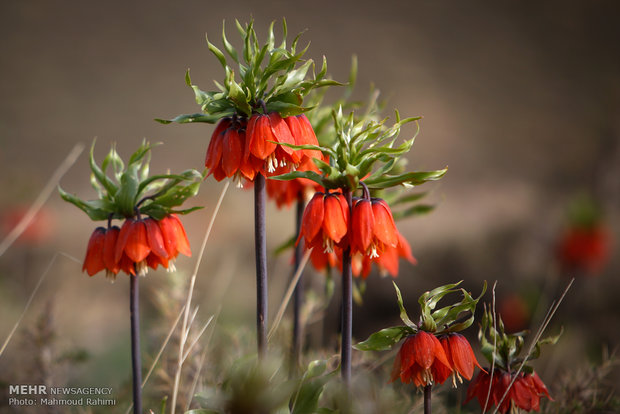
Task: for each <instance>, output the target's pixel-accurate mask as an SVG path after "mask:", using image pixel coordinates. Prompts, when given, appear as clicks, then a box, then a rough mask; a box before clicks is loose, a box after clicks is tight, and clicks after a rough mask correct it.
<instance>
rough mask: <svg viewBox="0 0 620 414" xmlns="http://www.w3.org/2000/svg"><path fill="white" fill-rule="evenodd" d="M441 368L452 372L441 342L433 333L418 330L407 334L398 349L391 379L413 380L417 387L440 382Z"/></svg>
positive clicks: (441, 376)
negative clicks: (412, 333)
mask: <svg viewBox="0 0 620 414" xmlns="http://www.w3.org/2000/svg"><path fill="white" fill-rule="evenodd" d="M443 370H447V371H449V372H452V368H451V365H450V362H449V361H448V357H447V356H446V353H445V351H444V348H443V347H442V346H441V343H440V342H439V340H438V339H437V338H436V337H435V335H433V334H431V333H428V332H425V331H418V332H417V333H416V334H414V335H410V336H408V337H407V338H406V339H405V341H404V342H403V344H402V346H401V348H400V350H399V351H398V355H396V359H395V360H394V369H393V370H392V377H391V380H392V381H395V380H396V379H397V378H400V380H401V381H402V382H403V383H405V384H408V383H410V382H413V383H414V384H415V385H416V386H417V387H424V386H426V385H431V384H433V383H436V382H437V383H439V384H441V383H443V381H445V378H444V377H443V375H442V372H443ZM441 380H443V381H441Z"/></svg>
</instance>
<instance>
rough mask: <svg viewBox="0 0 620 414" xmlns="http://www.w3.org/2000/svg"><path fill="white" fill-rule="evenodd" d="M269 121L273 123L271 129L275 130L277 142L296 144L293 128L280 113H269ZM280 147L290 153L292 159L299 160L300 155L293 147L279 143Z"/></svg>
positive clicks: (274, 134)
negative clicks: (291, 128) (292, 132)
mask: <svg viewBox="0 0 620 414" xmlns="http://www.w3.org/2000/svg"><path fill="white" fill-rule="evenodd" d="M269 122H270V124H271V131H272V132H273V136H274V137H275V139H276V141H277V142H282V143H286V144H291V145H295V144H296V142H295V138H293V135H292V134H291V130H290V129H289V127H288V125H287V124H286V122H284V119H282V117H281V116H280V114H279V113H277V112H271V113H269ZM278 148H280V150H281V151H284V152H285V153H287V154H289V155H290V156H291V157H292V159H295V160H296V161H295V163H298V162H299V159H300V157H299V155H297V154H296V152H297V151H296V150H294V149H293V148H291V147H287V146H284V145H278Z"/></svg>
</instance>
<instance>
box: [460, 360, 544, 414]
mask: <svg viewBox="0 0 620 414" xmlns="http://www.w3.org/2000/svg"><path fill="white" fill-rule="evenodd" d="M513 378H514V376H513V375H511V374H509V373H508V372H506V371H503V370H501V369H499V368H497V369H495V371H494V373H493V378H491V374H489V373H487V372H486V371H480V372H479V373H478V375H477V376H476V378H475V379H474V380H473V381H472V382H471V383H470V384H469V388H468V389H467V399H466V400H465V403H467V402H468V401H470V400H472V399H473V398H474V397H476V398H477V400H478V404H480V407H481V408H484V406H485V402H486V401H487V394H488V393H489V387H490V388H491V393H490V395H489V400H488V403H487V407H486V408H487V410H489V409H490V408H491V407H492V406H493V405H494V406H496V407H497V406H499V409H498V411H499V412H500V413H502V414H505V413H507V412H508V411H509V410H511V409H512V408H513V407H516V408H519V409H521V410H525V411H532V410H534V411H538V410H539V409H540V399H541V398H542V397H547V398H549V399H550V400H553V399H552V398H551V397H550V396H549V391H548V390H547V387H546V386H545V384H544V383H543V382H542V380H541V379H540V377H539V376H538V374H536V373H535V372H534V373H532V374H524V373H520V374H519V375H518V376H517V377H516V379H515V381H514V383H513V384H512V386H511V387H510V389H509V391H508V393H506V390H507V389H508V387H509V386H510V382H511V381H512V379H513ZM505 393H506V397H505V398H504V400H503V401H502V397H503V396H504V394H505ZM500 401H501V404H500Z"/></svg>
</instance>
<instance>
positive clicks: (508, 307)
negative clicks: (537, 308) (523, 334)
mask: <svg viewBox="0 0 620 414" xmlns="http://www.w3.org/2000/svg"><path fill="white" fill-rule="evenodd" d="M497 311H498V313H499V315H500V317H501V318H502V322H503V323H504V329H505V331H506V332H512V333H514V332H519V331H522V330H524V329H526V328H527V326H528V322H529V320H530V317H531V315H530V313H531V312H530V309H529V308H528V306H527V304H526V303H525V301H524V300H523V298H522V297H521V296H519V295H517V294H511V295H509V296H507V297H505V298H502V299H500V301H499V306H498V309H497Z"/></svg>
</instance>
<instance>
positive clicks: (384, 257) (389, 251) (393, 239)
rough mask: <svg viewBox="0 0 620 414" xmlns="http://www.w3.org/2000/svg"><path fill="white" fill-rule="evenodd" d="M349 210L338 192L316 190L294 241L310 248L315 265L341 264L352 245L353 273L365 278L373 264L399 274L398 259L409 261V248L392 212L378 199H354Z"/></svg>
mask: <svg viewBox="0 0 620 414" xmlns="http://www.w3.org/2000/svg"><path fill="white" fill-rule="evenodd" d="M351 210H352V211H351V212H350V211H349V207H348V205H347V201H346V199H345V197H344V196H343V194H342V193H341V192H332V193H330V192H329V191H327V192H325V193H323V192H317V193H316V194H315V195H314V197H312V199H311V200H310V202H309V203H308V206H307V207H306V210H305V211H304V214H303V217H302V224H301V231H300V233H299V237H298V239H297V242H298V243H299V241H300V240H301V239H302V238H303V239H304V241H305V247H306V249H310V248H312V249H313V250H312V253H311V256H310V258H311V260H312V263H313V265H314V267H315V268H316V269H318V270H323V269H325V267H326V266H327V265H329V266H330V267H335V266H339V267H341V266H342V252H343V250H345V249H346V248H347V247H350V248H351V257H352V264H353V274H355V275H356V276H359V275H360V274H361V275H362V277H363V278H366V277H367V276H368V275H369V274H370V267H371V264H372V263H376V264H377V265H378V267H379V269H380V270H381V271H382V272H389V273H390V274H391V275H392V276H396V275H397V274H398V258H399V257H404V258H406V259H407V260H409V261H410V262H412V263H415V259H414V257H413V256H412V254H411V248H410V247H409V244H408V243H407V241H406V240H405V238H404V237H402V235H401V234H400V233H399V232H398V230H397V228H396V224H395V223H394V218H393V217H392V212H391V211H390V208H389V206H388V205H387V203H386V202H385V201H384V200H381V199H379V198H372V199H371V198H370V197H366V198H359V199H358V198H355V199H353V205H352V209H351Z"/></svg>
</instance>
